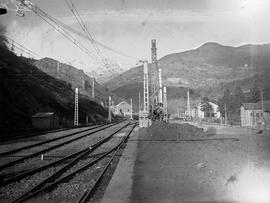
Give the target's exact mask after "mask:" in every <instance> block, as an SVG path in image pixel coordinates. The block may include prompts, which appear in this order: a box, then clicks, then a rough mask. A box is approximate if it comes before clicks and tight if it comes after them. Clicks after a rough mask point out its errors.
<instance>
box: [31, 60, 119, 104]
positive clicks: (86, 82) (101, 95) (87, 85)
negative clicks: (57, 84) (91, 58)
mask: <svg viewBox="0 0 270 203" xmlns="http://www.w3.org/2000/svg"><path fill="white" fill-rule="evenodd" d="M33 65H35V66H36V67H37V68H38V69H40V70H41V71H43V72H45V73H47V74H48V75H50V76H52V77H54V78H57V79H60V80H63V81H66V82H68V83H70V84H71V86H72V89H75V88H76V87H77V88H79V91H80V94H83V95H85V96H87V97H88V98H89V99H91V98H92V84H93V80H94V83H95V85H94V87H95V101H98V102H101V101H103V103H106V101H107V100H108V97H109V96H110V95H111V93H110V92H109V91H108V89H106V88H105V87H103V86H102V85H100V84H99V83H98V82H97V81H96V80H95V79H94V76H93V77H91V75H90V76H89V75H87V74H85V73H84V71H83V70H80V69H77V68H75V67H73V66H71V65H68V64H64V63H60V62H58V61H57V60H54V59H51V58H43V59H41V60H38V61H35V62H33ZM112 96H113V98H114V100H118V98H117V97H116V96H115V95H112Z"/></svg>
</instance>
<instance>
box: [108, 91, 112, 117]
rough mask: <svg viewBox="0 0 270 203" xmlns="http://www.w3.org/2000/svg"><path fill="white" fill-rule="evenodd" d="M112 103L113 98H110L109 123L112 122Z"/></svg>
mask: <svg viewBox="0 0 270 203" xmlns="http://www.w3.org/2000/svg"><path fill="white" fill-rule="evenodd" d="M111 101H112V97H111V96H109V105H108V121H109V122H112V112H111Z"/></svg>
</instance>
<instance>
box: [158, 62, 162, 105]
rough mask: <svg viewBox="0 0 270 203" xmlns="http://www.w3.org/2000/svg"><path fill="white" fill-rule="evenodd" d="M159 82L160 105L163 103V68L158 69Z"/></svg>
mask: <svg viewBox="0 0 270 203" xmlns="http://www.w3.org/2000/svg"><path fill="white" fill-rule="evenodd" d="M158 82H159V103H160V104H162V103H163V99H162V77H161V67H158Z"/></svg>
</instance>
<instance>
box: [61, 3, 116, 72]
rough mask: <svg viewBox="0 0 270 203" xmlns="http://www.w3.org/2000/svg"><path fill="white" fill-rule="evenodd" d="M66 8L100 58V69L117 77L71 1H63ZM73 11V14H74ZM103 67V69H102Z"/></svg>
mask: <svg viewBox="0 0 270 203" xmlns="http://www.w3.org/2000/svg"><path fill="white" fill-rule="evenodd" d="M65 2H66V5H67V7H68V8H69V10H70V11H71V12H72V14H73V16H74V17H75V18H76V20H77V22H78V24H79V25H80V27H81V29H82V30H83V32H84V33H85V34H86V36H87V39H88V41H89V42H90V44H91V46H93V48H94V50H95V51H96V53H97V54H98V55H99V56H100V57H101V60H100V61H101V63H102V66H101V68H102V69H104V68H105V69H104V70H105V72H109V73H110V74H112V75H113V76H117V75H118V73H117V72H116V71H114V70H113V69H110V67H109V64H108V61H107V59H106V58H105V57H104V56H103V55H102V53H101V51H100V49H99V48H98V47H97V46H96V43H95V41H94V38H93V36H92V35H93V34H91V33H90V32H89V30H88V29H87V27H86V25H85V23H84V22H83V20H82V18H81V16H80V14H79V12H78V10H77V9H76V7H75V5H74V4H73V2H72V0H69V2H68V0H65ZM74 11H75V12H74ZM103 66H104V67H103Z"/></svg>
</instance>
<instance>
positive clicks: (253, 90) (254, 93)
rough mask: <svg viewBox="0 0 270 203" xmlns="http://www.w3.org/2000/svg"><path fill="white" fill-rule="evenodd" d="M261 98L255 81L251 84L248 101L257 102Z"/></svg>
mask: <svg viewBox="0 0 270 203" xmlns="http://www.w3.org/2000/svg"><path fill="white" fill-rule="evenodd" d="M260 99H261V94H260V90H259V88H258V86H257V84H256V83H254V84H253V87H252V88H251V90H250V96H249V102H254V103H256V102H258V101H260Z"/></svg>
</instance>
